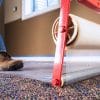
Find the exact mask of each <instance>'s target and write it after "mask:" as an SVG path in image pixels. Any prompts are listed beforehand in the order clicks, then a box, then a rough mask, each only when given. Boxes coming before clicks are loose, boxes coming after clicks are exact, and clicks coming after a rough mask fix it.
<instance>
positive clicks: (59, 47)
mask: <svg viewBox="0 0 100 100" xmlns="http://www.w3.org/2000/svg"><path fill="white" fill-rule="evenodd" d="M69 10H70V0H61V8H60V20H59V27H58V37H57V43H56V51H55V61H54V67H53V77H52V85H53V86H61V75H62V67H63V60H64V51H65V44H66V43H65V42H66V37H67V34H68V33H67V31H68V16H69Z"/></svg>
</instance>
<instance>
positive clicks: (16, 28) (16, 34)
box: [5, 1, 100, 55]
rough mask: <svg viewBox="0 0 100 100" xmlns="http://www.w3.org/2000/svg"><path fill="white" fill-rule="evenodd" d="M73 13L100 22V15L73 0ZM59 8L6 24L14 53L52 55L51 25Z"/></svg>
mask: <svg viewBox="0 0 100 100" xmlns="http://www.w3.org/2000/svg"><path fill="white" fill-rule="evenodd" d="M71 13H73V14H75V15H78V16H81V17H83V18H86V19H88V20H91V21H93V22H95V23H99V24H100V15H98V14H96V13H95V12H94V11H92V10H91V9H88V8H86V7H84V6H82V5H79V4H77V2H75V1H72V3H71ZM58 15H59V10H56V11H53V12H50V13H47V14H44V15H41V16H38V17H34V18H31V19H28V20H25V21H21V20H20V19H19V20H17V21H15V22H12V23H8V24H6V25H5V35H6V45H7V49H8V52H9V53H11V54H12V55H51V54H54V51H55V45H54V43H53V40H52V37H51V27H52V24H53V22H54V20H55V19H56V17H57V16H58Z"/></svg>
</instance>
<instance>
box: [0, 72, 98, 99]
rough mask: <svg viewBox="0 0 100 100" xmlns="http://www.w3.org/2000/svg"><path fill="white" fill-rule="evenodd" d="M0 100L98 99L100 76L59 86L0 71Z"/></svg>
mask: <svg viewBox="0 0 100 100" xmlns="http://www.w3.org/2000/svg"><path fill="white" fill-rule="evenodd" d="M0 100H100V76H96V77H93V78H90V79H88V80H84V81H81V82H77V83H73V84H70V85H66V86H63V87H62V88H59V87H52V85H51V84H50V83H45V82H42V81H38V80H34V79H30V78H22V77H20V76H18V75H12V74H4V73H0Z"/></svg>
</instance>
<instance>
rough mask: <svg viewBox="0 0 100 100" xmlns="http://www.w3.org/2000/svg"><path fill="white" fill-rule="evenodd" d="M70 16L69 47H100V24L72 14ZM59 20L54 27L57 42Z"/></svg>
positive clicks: (54, 36)
mask: <svg viewBox="0 0 100 100" xmlns="http://www.w3.org/2000/svg"><path fill="white" fill-rule="evenodd" d="M69 16H70V18H69V30H68V37H67V41H66V45H67V47H68V48H72V49H73V48H75V49H76V48H77V49H99V48H100V24H96V23H93V22H91V21H88V20H86V19H84V18H81V17H78V16H75V15H72V14H70V15H69ZM58 20H59V18H58V19H56V21H55V22H54V25H53V27H52V36H53V40H54V42H55V43H56V40H57V31H58V29H57V28H58Z"/></svg>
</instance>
